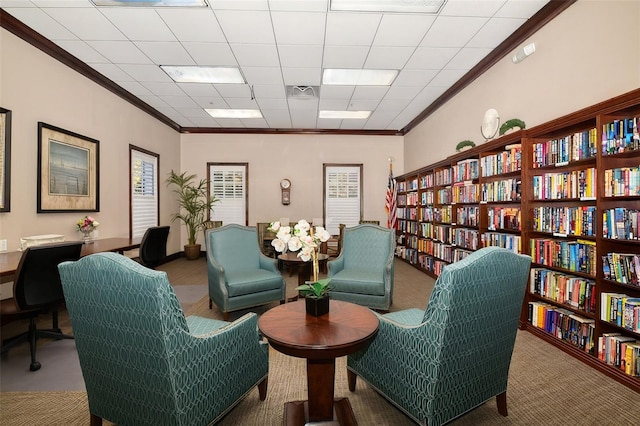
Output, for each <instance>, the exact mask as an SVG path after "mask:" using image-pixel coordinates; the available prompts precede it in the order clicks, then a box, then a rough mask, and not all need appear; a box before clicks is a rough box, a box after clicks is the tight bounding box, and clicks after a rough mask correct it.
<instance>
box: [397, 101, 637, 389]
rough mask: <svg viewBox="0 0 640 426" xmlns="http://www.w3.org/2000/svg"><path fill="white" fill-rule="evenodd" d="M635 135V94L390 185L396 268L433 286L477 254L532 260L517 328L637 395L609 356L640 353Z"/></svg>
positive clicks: (633, 379) (633, 382) (627, 374)
mask: <svg viewBox="0 0 640 426" xmlns="http://www.w3.org/2000/svg"><path fill="white" fill-rule="evenodd" d="M634 126H635V127H634ZM639 126H640V89H639V90H634V91H632V92H629V93H626V94H623V95H621V96H618V97H615V98H612V99H609V100H607V101H604V102H601V103H599V104H596V105H593V106H591V107H588V108H585V109H582V110H580V111H576V112H574V113H572V114H568V115H566V116H563V117H560V118H557V119H555V120H552V121H550V122H548V123H544V124H542V125H539V126H536V127H533V128H531V129H526V130H519V131H516V132H513V133H510V134H508V135H504V136H502V137H499V138H497V139H494V140H492V141H489V142H486V143H484V144H482V145H480V146H477V147H474V148H472V149H470V150H467V151H464V152H461V153H457V154H455V155H453V156H451V157H449V158H447V159H445V160H442V161H439V162H437V163H434V164H430V165H428V166H425V167H423V168H421V169H419V170H415V171H413V172H409V173H406V174H404V175H401V176H398V177H397V180H398V184H399V191H398V208H399V209H406V210H404V211H403V213H402V215H401V214H399V215H398V217H399V218H400V219H399V222H400V227H399V230H398V246H399V247H400V249H399V250H398V255H399V257H400V258H402V259H403V260H405V261H406V262H409V263H410V264H411V265H413V266H414V267H416V268H418V269H420V270H421V271H423V272H425V273H426V274H428V275H430V276H432V277H437V276H438V275H439V274H440V272H441V271H442V268H443V267H445V266H446V265H448V264H449V263H451V262H455V261H457V260H460V259H462V258H464V257H465V256H466V255H467V254H468V253H471V252H473V251H474V250H476V249H478V248H480V247H486V246H489V245H498V246H502V247H505V248H508V249H511V250H513V251H515V252H519V253H524V254H527V255H530V256H531V257H532V260H533V262H532V269H531V275H530V279H529V283H528V287H527V292H526V295H525V300H524V303H523V309H522V315H521V321H520V326H521V328H522V329H525V330H528V331H529V332H531V333H533V334H535V335H536V336H538V337H540V338H541V339H543V340H545V341H547V342H550V343H551V344H553V345H555V346H557V347H558V348H560V349H562V350H563V351H565V352H567V353H569V354H571V355H572V356H574V357H576V358H578V359H580V360H581V361H583V362H585V363H586V364H588V365H590V366H592V367H593V368H596V369H597V370H599V371H602V372H603V373H605V374H607V375H608V376H610V377H612V378H614V379H615V380H617V381H619V382H621V383H623V384H625V385H626V386H628V387H630V388H632V389H634V390H635V391H637V392H640V377H638V376H634V375H633V374H634V373H635V372H634V371H633V370H631V369H627V371H624V370H623V369H624V368H625V367H626V365H625V364H626V360H627V357H626V353H625V354H622V355H620V354H618V355H616V350H615V348H618V349H619V348H620V347H621V348H622V350H624V349H625V347H626V346H625V345H627V344H629V343H632V342H633V341H635V342H638V345H640V331H638V330H637V329H633V328H632V327H633V324H631V325H629V324H628V321H629V317H628V318H627V323H626V324H625V322H624V320H625V317H624V312H623V311H624V308H623V303H624V304H625V305H628V306H627V314H628V315H629V314H631V315H633V310H632V309H631V308H634V307H635V305H634V304H633V303H632V302H630V303H628V304H627V303H626V302H627V300H628V299H634V298H638V299H640V282H638V279H639V278H638V275H640V270H638V269H639V268H637V267H636V265H638V259H637V256H639V255H640V238H639V235H638V234H639V232H638V227H639V226H640V225H639V224H638V222H640V218H638V214H639V213H638V210H640V170H639V169H640V136H638V134H637V132H638V127H639ZM634 132H635V134H634ZM605 219H606V220H605ZM625 219H626V221H625ZM634 262H637V263H634ZM607 296H608V297H607ZM625 297H626V298H625ZM618 299H619V300H620V301H618ZM612 300H613V301H612ZM639 304H640V303H639ZM616 309H621V312H620V315H617V312H616ZM637 309H640V307H639V308H637ZM612 312H613V313H612ZM609 335H617V336H619V337H609V338H608V339H603V338H604V337H607V336H609ZM603 340H605V342H603ZM616 340H619V342H616ZM626 340H629V342H626ZM606 341H608V342H609V343H610V344H609V346H608V348H609V349H608V352H607V354H608V355H609V357H608V358H607V354H602V352H603V351H602V347H603V346H604V344H605V343H606ZM612 345H613V346H612ZM629 346H631V347H632V348H633V345H632V344H629ZM611 347H613V348H614V349H611ZM632 350H633V349H632ZM636 352H640V348H639V349H636ZM638 356H640V353H639V354H638ZM629 359H630V358H629ZM621 361H622V366H620V363H621ZM637 364H640V361H638V362H637Z"/></svg>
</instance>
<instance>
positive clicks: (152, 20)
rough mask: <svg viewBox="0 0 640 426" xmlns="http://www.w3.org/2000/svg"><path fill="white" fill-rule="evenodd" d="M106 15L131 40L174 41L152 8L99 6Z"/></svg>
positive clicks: (171, 34)
mask: <svg viewBox="0 0 640 426" xmlns="http://www.w3.org/2000/svg"><path fill="white" fill-rule="evenodd" d="M100 10H101V12H102V13H103V14H104V16H106V17H107V18H108V19H109V20H110V21H111V22H113V24H114V25H116V26H117V27H118V28H119V29H120V31H122V32H123V33H124V34H125V35H126V36H127V38H129V39H130V40H133V41H175V40H176V37H175V36H174V35H173V33H172V32H171V30H170V29H169V27H167V25H166V24H165V23H164V21H163V20H162V19H161V18H160V15H158V14H157V13H156V11H155V10H153V9H147V8H107V7H105V8H101V9H100Z"/></svg>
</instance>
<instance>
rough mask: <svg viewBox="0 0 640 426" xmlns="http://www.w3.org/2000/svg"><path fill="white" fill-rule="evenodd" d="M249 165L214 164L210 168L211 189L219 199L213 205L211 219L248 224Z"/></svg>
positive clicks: (224, 223)
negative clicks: (247, 188)
mask: <svg viewBox="0 0 640 426" xmlns="http://www.w3.org/2000/svg"><path fill="white" fill-rule="evenodd" d="M246 176H247V166H246V165H245V164H237V165H236V164H234V165H224V164H212V165H210V168H209V179H210V181H211V185H210V191H211V194H210V195H213V196H215V197H216V198H217V199H218V200H219V201H218V202H216V203H215V204H214V205H213V210H212V211H211V213H210V217H211V220H221V221H222V224H223V225H228V224H230V223H236V224H238V225H246V224H247V217H246V212H247V209H246V206H247V191H246V187H247V182H246Z"/></svg>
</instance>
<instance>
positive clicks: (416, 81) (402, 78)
mask: <svg viewBox="0 0 640 426" xmlns="http://www.w3.org/2000/svg"><path fill="white" fill-rule="evenodd" d="M437 73H438V71H437V70H406V69H405V70H402V71H400V74H398V76H397V77H396V79H395V80H393V84H392V85H391V87H398V86H423V87H424V86H426V85H427V83H429V82H430V81H431V79H432V78H433V77H435V75H436V74H437Z"/></svg>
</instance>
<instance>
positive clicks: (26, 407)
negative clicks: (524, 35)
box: [0, 260, 640, 426]
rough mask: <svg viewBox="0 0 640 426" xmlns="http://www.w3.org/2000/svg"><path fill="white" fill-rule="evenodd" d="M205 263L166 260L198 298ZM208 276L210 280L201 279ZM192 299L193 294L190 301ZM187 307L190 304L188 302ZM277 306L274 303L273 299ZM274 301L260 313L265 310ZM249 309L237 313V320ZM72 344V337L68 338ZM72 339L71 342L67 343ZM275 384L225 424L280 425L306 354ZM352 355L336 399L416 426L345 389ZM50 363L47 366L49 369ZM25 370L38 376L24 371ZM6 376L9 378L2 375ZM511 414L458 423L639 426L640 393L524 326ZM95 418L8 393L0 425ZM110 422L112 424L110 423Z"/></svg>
mask: <svg viewBox="0 0 640 426" xmlns="http://www.w3.org/2000/svg"><path fill="white" fill-rule="evenodd" d="M205 266H206V265H205V264H204V263H203V262H201V261H196V262H192V263H184V262H183V261H181V260H180V261H174V262H171V263H170V264H167V265H163V266H162V267H161V269H163V270H166V271H167V273H168V274H169V276H170V277H171V278H170V279H171V281H172V283H173V284H174V286H176V289H177V293H179V294H183V295H184V298H185V299H186V298H188V297H191V298H192V299H193V298H194V297H195V296H194V294H195V293H196V292H197V290H196V289H195V288H194V289H191V290H193V292H191V291H184V292H183V291H182V289H178V288H177V287H178V286H183V285H195V284H194V283H197V284H201V283H204V282H206V268H205ZM395 276H396V292H395V295H394V304H393V307H392V310H400V309H406V308H409V307H419V308H424V307H425V305H426V303H427V300H428V297H429V294H430V291H431V288H432V286H433V280H431V279H430V278H428V277H427V276H426V275H424V274H422V273H420V272H418V271H417V270H415V269H414V268H412V267H410V266H408V265H407V264H405V263H404V262H397V263H396V275H395ZM285 277H286V279H287V293H288V294H289V295H293V294H295V290H294V289H295V285H296V284H295V278H296V277H295V275H294V276H293V277H289V274H288V273H285ZM203 280H204V281H203ZM186 301H187V300H184V301H183V300H182V298H181V303H183V306H185V311H186V312H187V313H188V314H196V315H201V316H207V317H212V318H220V317H221V314H220V313H219V312H218V311H217V310H216V309H215V308H214V309H212V310H209V309H208V306H207V305H208V303H207V297H206V296H205V297H201V299H200V300H198V301H197V302H195V303H186V304H185V302H186ZM192 301H193V300H188V302H192ZM186 305H189V306H188V307H187V306H186ZM274 306H275V305H274ZM270 307H271V306H265V307H261V308H258V309H255V311H256V312H257V313H258V314H260V313H262V312H264V311H266V310H267V309H269V308H270ZM242 314H243V312H237V313H234V314H232V315H231V318H230V320H233V319H235V318H237V317H239V316H240V315H242ZM69 342H71V343H72V341H69ZM64 343H65V344H66V341H65V342H64ZM269 357H270V358H269V362H270V364H269V389H268V393H267V399H266V400H265V401H260V400H259V398H258V391H257V389H254V390H253V391H251V393H250V394H249V395H248V396H247V398H245V399H244V400H243V401H241V402H240V404H238V405H237V406H236V407H235V408H234V409H233V410H232V411H231V412H230V413H229V414H228V415H227V416H226V417H225V418H224V419H223V420H222V421H221V422H220V425H221V426H236V425H247V426H252V425H261V426H262V425H281V424H282V420H283V408H284V403H285V402H287V401H292V400H301V399H306V371H305V368H306V367H305V361H304V360H303V359H298V358H292V357H289V356H286V355H283V354H280V353H279V352H277V351H275V350H270V354H269ZM345 363H346V358H339V359H338V360H337V362H336V386H335V395H336V397H348V398H349V400H350V402H351V405H352V407H353V410H354V413H355V415H356V418H357V419H358V422H359V424H360V425H389V426H392V425H393V426H395V425H400V426H402V425H411V424H413V423H412V422H411V421H410V420H409V419H408V418H407V417H406V416H405V415H404V414H403V413H402V412H400V411H399V410H398V409H396V408H395V407H394V406H393V405H391V404H390V403H388V402H387V401H386V400H384V399H383V398H382V397H381V396H379V395H378V394H377V393H376V392H375V391H373V390H372V389H371V388H369V387H368V386H367V385H366V384H365V383H363V382H362V381H360V380H359V381H358V385H357V389H356V392H354V393H351V392H349V390H348V387H347V378H346V368H345ZM44 368H45V367H44V366H43V369H44ZM22 374H25V375H29V374H33V373H30V372H28V371H25V372H24V373H22ZM3 379H4V377H3ZM507 401H508V408H509V416H508V417H506V418H505V417H502V416H500V415H499V414H498V411H497V409H496V405H495V401H494V400H491V401H489V402H487V403H486V404H484V405H482V406H480V407H478V408H477V409H475V410H473V411H471V412H470V413H468V414H467V415H465V416H463V417H461V418H459V419H458V420H456V421H454V422H453V423H451V424H452V425H465V426H467V425H469V426H471V425H539V424H544V425H581V426H582V425H585V426H588V425H594V426H596V425H598V426H601V425H612V426H626V425H629V426H631V425H638V424H640V422H639V421H638V419H640V394H638V393H636V392H633V391H632V390H630V389H628V388H626V387H625V386H623V385H621V384H619V383H618V382H616V381H614V380H612V379H610V378H608V377H606V376H605V375H603V374H601V373H599V372H597V371H596V370H594V369H592V368H590V367H588V366H587V365H585V364H583V363H581V362H579V361H577V360H576V359H574V358H572V357H570V356H569V355H567V354H565V353H564V352H562V351H560V350H559V349H557V348H555V347H553V346H551V345H549V344H547V343H545V342H543V341H541V340H540V339H538V338H537V337H535V336H533V335H532V334H530V333H528V332H524V331H518V335H517V338H516V345H515V349H514V354H513V359H512V366H511V370H510V375H509V387H508V392H507ZM88 422H89V414H88V409H87V401H86V393H85V392H79V391H66V392H65V391H49V392H40V391H39V392H2V393H0V424H1V425H3V426H27V425H28V426H33V425H36V426H39V425H86V424H88ZM105 424H106V425H109V424H110V423H108V422H105Z"/></svg>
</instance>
